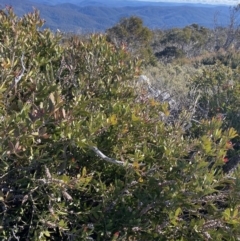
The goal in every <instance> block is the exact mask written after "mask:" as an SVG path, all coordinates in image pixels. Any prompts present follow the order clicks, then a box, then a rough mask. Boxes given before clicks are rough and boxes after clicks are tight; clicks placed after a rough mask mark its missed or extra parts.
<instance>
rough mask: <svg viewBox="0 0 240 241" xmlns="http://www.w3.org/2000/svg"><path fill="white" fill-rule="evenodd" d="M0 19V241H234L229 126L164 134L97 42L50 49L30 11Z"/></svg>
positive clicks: (125, 71) (116, 57)
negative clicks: (227, 168)
mask: <svg viewBox="0 0 240 241" xmlns="http://www.w3.org/2000/svg"><path fill="white" fill-rule="evenodd" d="M0 18H1V19H2V21H1V24H2V25H1V26H0V32H1V33H3V32H4V35H3V34H2V39H1V48H0V54H1V65H0V66H1V67H0V68H1V79H0V81H1V83H0V105H1V107H2V108H1V109H0V113H1V118H0V138H1V145H0V186H1V191H0V206H1V212H2V218H1V220H0V228H1V233H0V237H1V239H2V240H190V239H192V240H209V239H216V240H237V238H238V237H239V230H240V229H239V223H240V222H239V213H238V207H239V197H238V194H239V172H238V171H236V172H235V173H234V174H231V175H230V174H229V175H226V174H225V173H224V172H223V171H222V167H223V166H225V165H226V164H225V163H224V161H225V159H224V157H225V155H226V153H227V151H228V149H230V148H231V146H230V145H228V144H229V141H230V140H231V139H232V138H235V137H236V136H237V133H236V131H235V130H234V129H233V128H225V129H222V120H219V119H217V118H213V119H209V120H203V121H201V122H199V125H198V126H196V127H195V129H196V130H197V132H198V136H197V135H196V136H195V137H192V136H191V135H186V133H185V132H184V130H183V129H181V128H180V127H179V126H178V125H166V124H165V123H164V122H163V121H161V118H160V113H162V114H164V115H168V108H167V106H166V105H165V104H163V103H159V102H157V101H155V100H154V99H151V98H148V96H147V95H144V93H141V95H140V94H139V93H137V92H136V91H135V89H134V85H133V83H134V82H135V79H134V77H135V76H137V75H138V74H139V69H140V63H139V62H138V61H137V60H134V59H133V58H132V57H131V55H130V54H129V53H128V52H126V51H125V49H124V48H122V49H118V50H116V48H115V47H114V46H113V45H111V44H109V43H108V42H107V41H106V38H105V37H104V36H101V35H100V36H98V35H93V36H90V37H89V39H88V40H86V41H80V40H79V39H78V38H72V39H69V42H68V41H67V42H65V44H60V42H61V41H60V40H61V39H60V37H59V36H55V35H53V34H52V33H51V32H50V31H49V30H39V29H37V28H38V26H39V27H40V26H41V24H42V20H41V19H40V18H39V14H38V12H37V11H34V12H33V13H30V14H28V15H25V16H24V17H23V18H21V19H19V18H17V17H16V16H15V15H14V13H13V11H12V9H4V10H3V11H2V12H1V13H0ZM26 30H28V31H26ZM29 31H30V33H29ZM29 35H30V36H31V41H29V40H28V38H27V36H29ZM13 36H14V38H13ZM16 36H21V38H20V37H19V38H17V37H16ZM40 44H42V46H40ZM16 71H17V74H16Z"/></svg>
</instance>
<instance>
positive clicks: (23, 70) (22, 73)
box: [14, 54, 26, 85]
mask: <svg viewBox="0 0 240 241" xmlns="http://www.w3.org/2000/svg"><path fill="white" fill-rule="evenodd" d="M23 59H24V54H22V57H21V64H22V72H21V74H20V75H19V76H17V77H16V78H15V79H14V84H15V85H17V84H18V82H19V81H20V80H21V79H22V77H23V75H24V72H25V70H26V68H25V66H24V64H23Z"/></svg>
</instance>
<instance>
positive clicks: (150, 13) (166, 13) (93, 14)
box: [0, 0, 229, 34]
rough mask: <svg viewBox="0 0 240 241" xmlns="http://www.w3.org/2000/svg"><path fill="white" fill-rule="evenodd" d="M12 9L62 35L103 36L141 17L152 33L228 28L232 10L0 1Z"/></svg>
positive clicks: (105, 0) (104, 1)
mask: <svg viewBox="0 0 240 241" xmlns="http://www.w3.org/2000/svg"><path fill="white" fill-rule="evenodd" d="M6 5H7V6H9V5H10V6H12V7H13V8H14V11H15V13H16V14H17V15H18V16H19V17H21V16H22V15H23V14H25V13H26V12H30V11H32V10H33V9H34V8H35V9H38V10H40V13H41V18H44V19H45V20H46V23H45V25H44V27H47V28H50V29H51V30H52V31H56V30H57V29H60V30H61V31H62V32H75V33H76V32H77V33H81V34H83V33H89V32H104V31H105V30H106V29H107V28H110V27H111V26H113V25H115V24H116V23H117V22H118V21H119V20H120V19H121V18H122V17H129V16H133V15H134V16H138V17H140V18H141V19H143V21H144V23H145V24H146V25H147V26H148V27H149V28H151V29H156V28H164V29H169V28H173V27H185V26H187V25H190V24H193V23H197V24H200V25H201V26H205V27H209V28H213V27H214V25H215V21H214V19H216V17H217V22H218V24H219V25H220V26H227V25H228V24H229V21H228V20H229V6H224V5H222V6H221V5H220V6H218V5H209V4H208V5H207V4H191V3H189V4H187V3H184V4H183V3H182V4H181V3H162V2H144V1H136V0H134V1H129V0H127V1H125V0H114V1H113V0H97V1H96V0H95V1H90V0H87V1H80V0H77V1H76V0H71V1H66V0H63V1H60V0H55V1H53V0H51V1H43V0H21V1H19V0H0V6H1V7H5V6H6Z"/></svg>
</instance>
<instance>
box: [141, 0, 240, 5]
mask: <svg viewBox="0 0 240 241" xmlns="http://www.w3.org/2000/svg"><path fill="white" fill-rule="evenodd" d="M138 1H148V2H180V3H205V4H227V5H237V4H240V0H138Z"/></svg>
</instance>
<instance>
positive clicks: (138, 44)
mask: <svg viewBox="0 0 240 241" xmlns="http://www.w3.org/2000/svg"><path fill="white" fill-rule="evenodd" d="M106 33H107V39H108V41H110V42H112V43H114V45H116V46H117V47H119V46H122V45H123V46H125V47H126V49H127V50H128V51H130V52H131V53H132V54H133V55H134V56H136V57H139V58H141V59H143V60H144V62H145V63H151V64H154V63H155V58H154V55H153V53H152V49H151V47H150V42H151V40H152V37H153V34H152V31H151V30H150V29H148V28H147V27H145V26H143V21H142V19H141V18H139V17H136V16H132V17H129V18H123V19H121V20H120V21H119V23H117V24H116V25H115V26H113V27H112V28H110V29H108V30H107V31H106Z"/></svg>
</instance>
